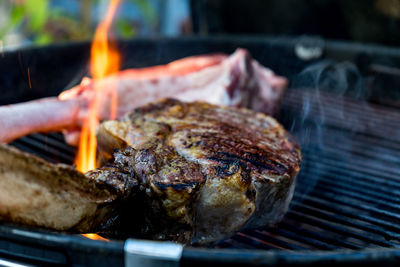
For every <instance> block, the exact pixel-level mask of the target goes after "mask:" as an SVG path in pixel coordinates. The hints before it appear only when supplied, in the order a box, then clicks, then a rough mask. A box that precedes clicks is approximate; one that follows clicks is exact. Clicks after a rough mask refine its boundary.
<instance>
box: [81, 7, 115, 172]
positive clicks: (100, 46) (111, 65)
mask: <svg viewBox="0 0 400 267" xmlns="http://www.w3.org/2000/svg"><path fill="white" fill-rule="evenodd" d="M118 3H119V0H111V1H110V5H109V7H108V10H107V14H106V17H105V18H104V20H103V21H102V22H101V23H100V25H99V26H98V27H97V29H96V33H95V36H94V40H93V43H92V47H91V59H90V72H91V74H92V76H93V78H94V82H93V83H92V86H93V87H94V88H92V89H93V90H94V97H93V99H92V101H91V103H90V107H89V114H88V117H87V119H86V120H85V121H84V123H83V125H82V132H81V137H80V141H79V150H78V156H77V158H76V161H75V163H76V167H77V169H78V170H80V171H82V172H87V171H89V170H92V169H94V168H96V147H97V140H96V128H97V126H98V125H99V116H98V110H99V108H98V105H99V101H98V95H99V91H100V90H101V88H99V87H97V86H96V79H101V78H103V77H105V76H107V75H109V74H112V73H115V72H117V71H118V69H119V65H120V57H119V54H118V51H117V49H116V46H115V45H113V44H112V43H111V42H109V41H108V31H109V28H110V26H111V22H112V19H113V17H114V14H115V11H116V9H117V6H118ZM111 91H112V92H113V93H112V96H111V102H112V103H111V110H110V114H111V116H110V117H111V119H113V118H115V115H116V109H117V95H116V88H115V89H114V90H111Z"/></svg>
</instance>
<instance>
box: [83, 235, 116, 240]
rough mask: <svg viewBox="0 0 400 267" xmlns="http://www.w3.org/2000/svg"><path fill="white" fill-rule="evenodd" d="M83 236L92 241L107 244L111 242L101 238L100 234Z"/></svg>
mask: <svg viewBox="0 0 400 267" xmlns="http://www.w3.org/2000/svg"><path fill="white" fill-rule="evenodd" d="M82 236H84V237H86V238H89V239H92V240H101V241H106V242H109V241H110V240H109V239H107V238H104V237H102V236H99V235H98V234H82Z"/></svg>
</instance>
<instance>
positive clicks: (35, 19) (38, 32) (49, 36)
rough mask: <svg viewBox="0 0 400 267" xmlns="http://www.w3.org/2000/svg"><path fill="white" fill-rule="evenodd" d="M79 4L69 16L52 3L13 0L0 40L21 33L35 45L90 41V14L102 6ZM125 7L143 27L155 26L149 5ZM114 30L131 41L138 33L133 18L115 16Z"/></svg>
mask: <svg viewBox="0 0 400 267" xmlns="http://www.w3.org/2000/svg"><path fill="white" fill-rule="evenodd" d="M66 1H69V0H66ZM78 3H79V5H80V6H79V10H77V11H76V12H75V14H71V13H70V11H68V10H67V9H64V8H62V6H61V7H60V6H57V7H53V6H52V5H51V0H15V1H13V4H12V6H11V10H10V13H9V14H10V15H9V18H8V21H7V22H6V23H5V25H2V28H0V39H3V38H4V37H5V36H6V35H7V34H8V33H10V32H13V31H14V32H15V31H18V32H20V33H21V34H22V35H23V36H25V37H26V38H28V39H29V40H30V41H32V42H33V43H34V44H36V45H43V44H48V43H52V42H61V41H71V40H85V39H90V38H92V36H93V33H94V29H95V27H96V25H92V24H93V21H96V20H94V19H93V18H92V16H93V12H92V11H93V9H94V7H95V6H96V5H100V4H101V3H105V2H104V1H101V0H81V1H78ZM124 4H132V5H134V6H135V7H136V8H137V9H138V10H139V11H140V14H141V15H142V18H143V20H144V22H145V23H148V24H150V25H154V24H155V23H156V22H157V21H156V20H157V13H156V10H155V8H154V6H153V5H152V4H151V3H150V1H147V0H121V3H120V5H124ZM120 8H121V6H120ZM113 27H114V28H113V30H114V31H115V33H116V35H117V36H120V37H124V38H129V37H133V36H135V35H136V34H137V33H138V29H137V27H138V23H137V22H135V21H133V20H132V18H126V17H123V16H117V17H116V18H115V21H114V26H113Z"/></svg>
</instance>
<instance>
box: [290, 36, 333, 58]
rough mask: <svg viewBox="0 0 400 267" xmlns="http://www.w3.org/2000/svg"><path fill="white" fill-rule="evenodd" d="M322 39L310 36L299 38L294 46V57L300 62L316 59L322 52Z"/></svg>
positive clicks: (323, 44)
mask: <svg viewBox="0 0 400 267" xmlns="http://www.w3.org/2000/svg"><path fill="white" fill-rule="evenodd" d="M324 47H325V42H324V39H322V38H319V37H312V36H301V37H299V38H298V39H297V41H296V44H295V46H294V52H295V54H296V56H297V57H298V58H300V59H302V60H305V61H307V60H312V59H318V58H320V57H321V56H322V54H323V52H324Z"/></svg>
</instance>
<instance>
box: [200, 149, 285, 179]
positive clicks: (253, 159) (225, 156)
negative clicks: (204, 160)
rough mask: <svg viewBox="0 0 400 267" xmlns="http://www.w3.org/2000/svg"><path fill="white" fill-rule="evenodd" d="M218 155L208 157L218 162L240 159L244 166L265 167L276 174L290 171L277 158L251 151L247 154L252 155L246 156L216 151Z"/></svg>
mask: <svg viewBox="0 0 400 267" xmlns="http://www.w3.org/2000/svg"><path fill="white" fill-rule="evenodd" d="M216 155H218V156H211V157H208V159H210V160H213V161H217V162H222V163H227V164H229V163H231V162H235V161H239V162H241V163H242V162H243V164H242V166H243V167H245V168H246V167H247V168H250V169H251V167H256V168H257V169H259V170H263V169H265V170H268V171H270V172H269V173H270V174H274V175H283V174H284V173H285V172H287V171H288V168H287V167H285V166H284V165H282V164H280V163H279V162H277V161H275V160H271V159H268V158H266V157H263V156H258V155H254V154H250V153H248V154H247V155H249V156H250V157H246V156H247V155H245V154H243V155H242V156H240V155H235V154H232V153H227V152H216ZM260 159H262V160H263V161H266V162H268V164H267V163H265V162H262V161H260ZM244 163H250V164H251V165H252V166H249V165H248V164H244Z"/></svg>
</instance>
